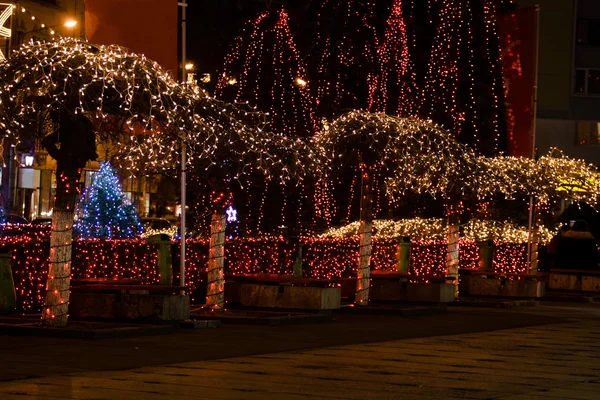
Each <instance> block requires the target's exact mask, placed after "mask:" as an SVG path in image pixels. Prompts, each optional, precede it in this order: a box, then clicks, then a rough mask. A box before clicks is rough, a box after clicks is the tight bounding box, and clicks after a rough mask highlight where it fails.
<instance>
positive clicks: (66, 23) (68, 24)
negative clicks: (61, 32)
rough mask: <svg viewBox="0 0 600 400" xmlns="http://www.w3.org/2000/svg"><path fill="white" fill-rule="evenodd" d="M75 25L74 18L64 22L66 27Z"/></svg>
mask: <svg viewBox="0 0 600 400" xmlns="http://www.w3.org/2000/svg"><path fill="white" fill-rule="evenodd" d="M75 26H77V21H75V20H74V19H70V20H68V21H67V22H65V27H67V28H75Z"/></svg>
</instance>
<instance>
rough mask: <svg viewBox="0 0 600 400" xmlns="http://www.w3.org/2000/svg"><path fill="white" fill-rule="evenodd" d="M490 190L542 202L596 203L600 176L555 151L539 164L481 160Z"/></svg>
mask: <svg viewBox="0 0 600 400" xmlns="http://www.w3.org/2000/svg"><path fill="white" fill-rule="evenodd" d="M481 162H482V163H483V169H482V171H485V172H484V174H485V175H486V176H488V177H489V179H488V186H491V187H493V188H494V189H493V190H494V191H496V192H500V193H503V194H505V195H506V196H508V197H514V196H517V195H525V196H535V197H537V198H538V199H539V200H541V201H544V202H546V201H548V200H550V198H552V197H558V196H560V197H565V198H568V199H571V200H574V201H588V202H594V201H595V200H596V199H597V198H598V197H599V196H600V173H599V172H598V169H597V168H596V167H595V166H594V165H591V164H588V163H586V162H585V161H583V160H577V159H573V158H571V157H567V156H565V155H564V153H563V152H562V151H560V150H558V149H552V150H551V151H550V152H549V153H548V154H546V155H544V156H542V157H540V158H539V159H538V160H534V159H532V158H524V157H490V158H482V159H481Z"/></svg>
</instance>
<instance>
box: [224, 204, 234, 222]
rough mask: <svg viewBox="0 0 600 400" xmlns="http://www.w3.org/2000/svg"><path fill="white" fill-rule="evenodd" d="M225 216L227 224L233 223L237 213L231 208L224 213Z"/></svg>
mask: <svg viewBox="0 0 600 400" xmlns="http://www.w3.org/2000/svg"><path fill="white" fill-rule="evenodd" d="M225 213H226V214H227V222H235V221H237V211H236V210H235V208H233V207H232V206H229V208H228V209H227V210H226V211H225Z"/></svg>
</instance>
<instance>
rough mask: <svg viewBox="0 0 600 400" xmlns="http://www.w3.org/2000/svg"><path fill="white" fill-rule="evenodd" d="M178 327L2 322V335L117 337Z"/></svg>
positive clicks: (76, 337) (169, 330) (85, 337)
mask: <svg viewBox="0 0 600 400" xmlns="http://www.w3.org/2000/svg"><path fill="white" fill-rule="evenodd" d="M177 329H178V327H177V326H174V325H141V326H128V327H121V328H118V327H116V328H107V329H73V328H69V327H68V326H67V327H66V328H48V327H43V326H41V325H40V324H39V323H27V324H19V325H15V324H0V335H8V336H42V337H52V338H69V339H116V338H130V337H140V336H154V335H162V334H165V333H172V332H174V331H176V330H177Z"/></svg>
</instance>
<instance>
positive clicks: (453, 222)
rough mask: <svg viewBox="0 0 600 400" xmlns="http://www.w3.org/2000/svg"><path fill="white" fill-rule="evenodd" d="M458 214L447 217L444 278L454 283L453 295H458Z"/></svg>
mask: <svg viewBox="0 0 600 400" xmlns="http://www.w3.org/2000/svg"><path fill="white" fill-rule="evenodd" d="M458 222H459V221H458V215H450V216H449V217H448V252H447V255H446V280H447V281H451V282H452V283H454V286H455V288H456V290H455V296H458V264H459V249H458V246H459V245H458V241H459V239H460V233H459V227H458Z"/></svg>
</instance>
